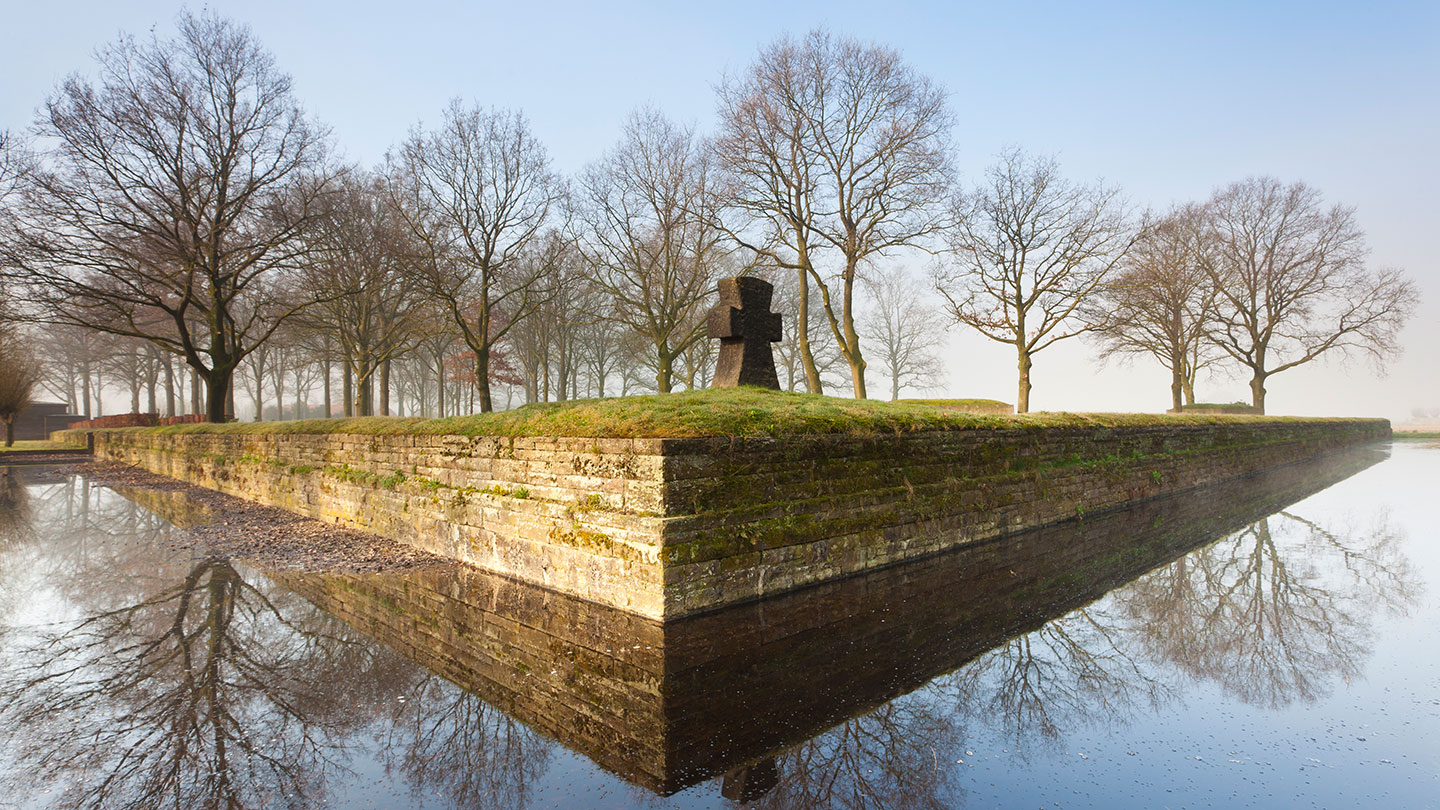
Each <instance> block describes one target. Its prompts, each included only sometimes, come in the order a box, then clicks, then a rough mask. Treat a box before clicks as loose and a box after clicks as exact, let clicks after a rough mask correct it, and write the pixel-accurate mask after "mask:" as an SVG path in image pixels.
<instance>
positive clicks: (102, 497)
mask: <svg viewBox="0 0 1440 810" xmlns="http://www.w3.org/2000/svg"><path fill="white" fill-rule="evenodd" d="M1437 482H1440V446H1436V445H1433V444H1432V445H1429V446H1426V445H1424V444H1421V443H1395V444H1394V445H1393V446H1380V447H1378V448H1367V449H1364V450H1360V451H1355V452H1351V453H1347V454H1344V455H1340V456H1333V457H1330V458H1328V459H1324V460H1322V461H1319V462H1315V463H1311V464H1308V465H1297V466H1292V467H1288V468H1284V469H1282V470H1279V471H1275V472H1273V473H1268V474H1266V475H1262V476H1257V477H1253V478H1250V479H1245V480H1244V481H1241V482H1236V483H1232V484H1229V485H1222V486H1220V487H1214V488H1209V489H1206V490H1200V491H1196V492H1192V493H1189V494H1187V495H1184V496H1180V497H1177V498H1172V499H1168V500H1164V501H1157V502H1152V503H1150V504H1145V505H1142V506H1141V507H1138V508H1135V509H1130V510H1126V511H1123V512H1116V513H1111V514H1107V515H1100V516H1093V517H1087V518H1085V519H1084V520H1082V521H1080V522H1079V523H1078V524H1074V525H1070V526H1063V527H1056V528H1052V529H1048V530H1044V531H1040V532H1031V533H1028V534H1025V535H1021V536H1017V537H1014V538H1010V539H1007V540H1005V541H1004V542H1001V543H993V544H987V545H985V546H982V547H977V548H971V549H966V550H963V551H962V552H961V553H958V554H952V555H947V556H945V557H941V558H937V559H934V560H930V561H925V562H922V563H919V564H913V565H909V566H905V567H902V568H896V569H888V570H886V571H882V572H878V573H876V574H873V575H870V576H867V577H863V578H857V579H852V580H847V581H845V582H842V583H836V584H832V585H829V586H824V587H821V588H814V589H810V590H807V591H804V592H801V593H799V594H794V595H790V596H786V597H782V598H779V599H775V600H768V601H766V602H763V603H759V604H756V605H749V606H742V607H740V608H736V609H731V610H727V611H723V612H721V613H716V614H711V615H707V616H702V617H698V618H696V619H694V620H688V621H684V622H680V623H674V624H671V625H667V626H664V627H662V626H660V625H657V624H655V623H653V622H648V621H646V620H643V619H638V618H636V617H631V616H627V615H625V614H623V613H619V612H616V611H610V610H606V609H603V608H599V607H596V606H593V605H587V604H585V603H582V602H578V601H576V600H571V599H568V598H566V597H563V596H560V595H557V594H551V593H547V592H545V591H542V590H539V589H535V588H531V587H528V586H524V585H521V584H518V583H514V582H509V581H507V580H503V579H499V578H495V577H489V576H486V575H484V574H480V573H478V572H474V571H470V570H467V569H463V568H454V567H448V566H443V567H438V568H435V569H427V570H422V571H418V572H410V573H407V574H405V575H403V576H393V575H392V576H377V575H357V574H338V573H324V572H307V571H293V570H290V571H262V570H257V569H255V568H252V567H250V566H247V565H246V564H245V563H244V562H242V561H239V560H228V559H219V558H203V557H195V558H191V557H190V556H188V555H185V554H177V552H176V551H174V550H173V548H171V547H167V545H166V542H165V541H166V538H167V537H169V536H170V535H171V534H172V533H175V532H181V531H183V529H180V528H177V524H179V525H186V524H187V522H189V521H192V520H195V519H197V518H196V517H195V516H194V515H193V514H188V513H187V512H186V510H185V506H184V504H183V503H179V502H176V501H175V499H173V498H168V497H158V496H156V494H155V493H145V492H117V491H113V490H109V489H104V488H101V487H96V486H91V485H90V484H88V483H87V482H86V481H85V480H84V479H83V477H77V476H71V477H69V478H58V477H56V476H55V475H53V474H50V473H47V472H45V471H43V470H38V469H35V468H0V729H3V738H0V808H6V809H7V810H8V808H32V807H35V808H38V807H116V808H121V807H152V806H154V807H158V806H170V807H176V806H178V807H246V808H249V807H255V808H261V807H311V806H321V805H325V806H338V807H405V808H422V807H423V808H452V807H454V808H461V807H463V808H472V807H486V808H528V807H537V808H539V807H566V808H569V807H574V808H591V807H598V808H610V807H614V808H626V807H645V808H651V807H654V808H663V807H685V808H708V807H735V806H740V805H743V806H746V807H757V808H790V807H840V808H890V807H895V808H946V807H1057V806H1058V807H1267V808H1268V807H1317V806H1318V807H1366V806H1375V807H1389V808H1410V807H1416V808H1419V807H1440V799H1437V798H1436V797H1437V795H1440V660H1437V659H1440V599H1437V595H1436V589H1435V587H1434V583H1436V582H1437V581H1440V544H1437V542H1436V541H1437V539H1440V531H1437V527H1440V520H1437V518H1436V510H1437V507H1440V503H1437V500H1440V499H1437V495H1440V487H1437ZM142 503H143V504H145V505H144V506H141V505H140V504H142ZM162 516H163V517H162ZM201 519H203V518H201Z"/></svg>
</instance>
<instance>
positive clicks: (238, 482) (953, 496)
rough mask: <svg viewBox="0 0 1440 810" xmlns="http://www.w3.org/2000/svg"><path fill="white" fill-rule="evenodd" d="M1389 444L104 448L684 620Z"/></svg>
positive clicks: (924, 439)
mask: <svg viewBox="0 0 1440 810" xmlns="http://www.w3.org/2000/svg"><path fill="white" fill-rule="evenodd" d="M1389 434H1390V428H1389V423H1387V422H1385V421H1383V420H1286V421H1263V420H1255V419H1243V418H1242V419H1236V420H1235V421H1233V422H1230V421H1226V422H1224V423H1221V424H1215V425H1163V424H1162V425H1157V426H1151V427H1127V428H1094V429H1073V428H1066V429H1047V428H1039V427H1037V428H1033V429H1021V430H956V431H947V432H935V433H913V434H902V435H896V436H877V437H853V436H808V437H807V436H792V437H783V438H757V439H728V438H726V439H556V438H518V439H509V438H506V439H497V438H471V437H464V436H363V435H313V434H243V433H236V434H175V435H167V434H155V433H147V432H143V431H99V432H96V433H95V452H96V455H97V457H100V458H109V459H113V460H117V461H123V462H125V463H130V464H136V465H138V466H141V467H144V468H146V469H149V470H152V471H154V472H158V473H161V474H163V475H169V476H172V477H175V478H180V479H183V480H187V481H191V482H193V483H196V484H199V485H202V486H207V487H211V488H214V489H218V490H221V491H224V492H228V493H230V494H234V495H238V496H241V497H246V498H250V499H252V500H257V501H260V502H263V503H267V504H271V505H274V506H279V507H282V508H286V509H290V510H292V511H295V512H298V513H300V514H304V515H309V516H311V517H317V518H320V519H322V520H327V521H331V522H335V523H340V524H344V525H347V526H350V527H354V528H359V529H363V530H367V531H373V532H377V533H381V534H385V535H387V536H391V537H395V538H397V539H400V540H403V541H405V542H409V543H412V544H413V545H416V546H419V547H421V548H425V549H427V550H430V551H433V552H436V553H438V554H441V555H444V556H447V557H451V558H454V559H458V560H462V561H465V562H469V563H472V564H474V565H477V566H479V567H481V568H484V569H487V570H490V571H495V572H498V573H502V574H506V575H509V576H514V577H516V578H518V579H522V580H525V581H527V582H533V583H536V584H540V585H544V586H546V587H550V588H554V589H556V590H559V591H562V592H565V593H569V594H572V595H575V596H578V597H580V598H582V599H586V600H590V601H593V602H598V603H601V604H605V605H611V606H614V607H619V608H623V609H625V610H629V611H632V612H635V613H639V614H641V615H644V616H650V617H652V618H663V619H673V618H676V617H679V616H685V615H690V614H693V613H697V612H701V611H705V610H710V609H714V608H717V607H720V606H723V605H729V604H735V603H739V602H744V601H747V600H753V599H757V598H760V597H764V596H770V595H773V594H777V593H782V592H785V591H789V590H793V589H795V588H799V587H803V586H807V585H812V584H815V583H819V582H825V581H829V580H833V579H838V578H841V577H845V576H848V575H852V574H856V573H860V572H863V571H867V570H871V569H874V568H879V567H883V566H887V565H892V564H895V563H898V562H902V561H905V560H911V559H917V558H920V557H925V556H929V555H932V554H936V553H938V552H940V551H944V550H946V549H949V548H954V547H956V546H960V545H964V544H967V543H974V542H978V541H982V540H987V539H992V538H995V537H1000V536H1003V535H1006V534H1009V533H1013V532H1016V531H1019V530H1023V529H1028V528H1034V527H1038V526H1045V525H1050V524H1053V523H1056V522H1059V521H1063V520H1066V519H1070V518H1075V517H1077V516H1081V515H1086V514H1093V513H1096V512H1100V511H1104V510H1107V509H1113V508H1116V507H1119V506H1123V505H1126V504H1130V503H1134V502H1136V501H1141V500H1144V499H1147V498H1153V497H1156V496H1159V495H1164V494H1168V493H1174V492H1178V491H1183V490H1186V489H1189V488H1192V487H1196V486H1202V485H1205V484H1209V483H1214V482H1217V481H1223V480H1227V479H1231V478H1236V477H1239V476H1243V475H1248V474H1251V473H1254V472H1257V471H1260V470H1265V469H1270V468H1274V467H1278V466H1281V465H1285V464H1289V463H1292V462H1296V461H1300V460H1303V459H1308V458H1313V457H1315V456H1319V455H1323V454H1326V453H1329V452H1333V451H1336V450H1339V449H1342V448H1345V447H1349V446H1353V445H1356V444H1362V443H1366V442H1371V441H1376V440H1380V439H1384V438H1386V437H1388V436H1389Z"/></svg>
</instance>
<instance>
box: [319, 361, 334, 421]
mask: <svg viewBox="0 0 1440 810" xmlns="http://www.w3.org/2000/svg"><path fill="white" fill-rule="evenodd" d="M320 369H321V371H320V373H321V374H323V375H324V377H325V413H324V414H323V415H322V417H321V418H323V419H329V418H330V417H331V416H334V415H335V411H333V410H331V408H333V407H334V403H332V402H331V401H330V361H329V360H323V361H321V363H320Z"/></svg>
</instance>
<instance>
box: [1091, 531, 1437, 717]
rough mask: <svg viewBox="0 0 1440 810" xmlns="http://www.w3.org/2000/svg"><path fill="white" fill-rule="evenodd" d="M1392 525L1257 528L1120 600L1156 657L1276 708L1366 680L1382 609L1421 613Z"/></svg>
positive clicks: (1148, 578)
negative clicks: (1361, 676) (1360, 677)
mask: <svg viewBox="0 0 1440 810" xmlns="http://www.w3.org/2000/svg"><path fill="white" fill-rule="evenodd" d="M1401 540H1402V537H1401V536H1400V535H1399V533H1398V530H1396V529H1395V528H1394V527H1393V526H1391V525H1390V524H1389V523H1388V522H1387V521H1386V520H1385V519H1384V518H1383V517H1382V518H1381V519H1380V520H1379V521H1377V523H1376V524H1375V526H1374V527H1372V528H1371V529H1370V530H1368V531H1363V532H1356V531H1353V530H1349V529H1346V530H1332V529H1328V528H1326V527H1324V526H1322V525H1320V524H1319V523H1317V522H1315V521H1312V520H1308V519H1306V518H1303V517H1300V516H1299V515H1296V514H1294V513H1292V512H1280V513H1277V514H1275V515H1272V516H1270V517H1268V518H1264V519H1261V520H1259V521H1256V522H1255V523H1253V524H1251V525H1250V526H1249V527H1247V528H1245V529H1244V530H1242V531H1239V532H1236V533H1235V534H1232V535H1230V536H1228V537H1225V538H1223V539H1221V540H1219V541H1217V542H1215V543H1213V544H1211V545H1209V546H1206V547H1205V548H1203V549H1200V550H1198V551H1195V552H1193V553H1191V554H1189V555H1186V556H1185V557H1182V558H1180V559H1179V560H1176V561H1175V562H1173V563H1171V564H1170V565H1168V566H1165V567H1164V568H1161V569H1159V570H1157V571H1154V572H1151V573H1150V574H1147V575H1145V576H1143V577H1141V578H1140V579H1138V580H1136V581H1135V582H1134V583H1132V584H1131V585H1129V586H1127V587H1125V588H1123V589H1121V590H1120V591H1118V592H1117V594H1116V597H1117V599H1118V600H1119V602H1120V603H1121V604H1122V605H1123V606H1124V609H1125V610H1126V611H1127V612H1128V614H1129V616H1130V618H1131V619H1132V621H1133V625H1134V632H1135V634H1136V635H1138V636H1139V637H1140V639H1141V641H1142V643H1143V644H1144V645H1145V647H1146V649H1147V650H1148V651H1149V653H1150V654H1151V655H1152V656H1154V657H1155V658H1157V659H1159V660H1161V661H1165V662H1168V663H1171V664H1174V665H1175V666H1177V667H1179V668H1180V670H1181V671H1183V672H1184V673H1186V674H1187V675H1189V676H1191V677H1194V678H1198V679H1203V680H1210V681H1214V682H1216V683H1218V684H1220V685H1221V686H1223V687H1224V688H1225V689H1226V690H1227V691H1228V692H1230V693H1231V694H1233V695H1235V696H1236V697H1238V698H1240V699H1241V700H1244V701H1246V702H1247V703H1254V704H1257V705H1261V706H1266V707H1271V708H1277V707H1280V706H1284V705H1286V704H1289V703H1291V702H1293V701H1313V700H1315V699H1316V698H1318V697H1322V696H1324V695H1326V694H1328V693H1329V691H1330V689H1331V688H1332V687H1333V685H1334V683H1335V682H1336V680H1337V679H1344V680H1346V681H1347V682H1348V681H1349V680H1350V679H1351V678H1354V677H1356V676H1357V675H1359V674H1360V672H1361V670H1362V668H1363V665H1364V662H1365V659H1366V657H1367V656H1368V654H1369V644H1370V638H1371V633H1372V626H1373V620H1374V613H1375V611H1376V610H1377V609H1386V610H1390V611H1405V610H1408V609H1409V607H1410V606H1411V605H1412V604H1413V603H1414V601H1415V599H1416V597H1417V595H1418V590H1419V586H1418V584H1417V578H1416V574H1415V572H1414V570H1413V568H1412V566H1411V564H1410V562H1409V561H1408V559H1406V558H1405V556H1404V555H1403V554H1402V553H1401V551H1400V544H1401V543H1400V541H1401Z"/></svg>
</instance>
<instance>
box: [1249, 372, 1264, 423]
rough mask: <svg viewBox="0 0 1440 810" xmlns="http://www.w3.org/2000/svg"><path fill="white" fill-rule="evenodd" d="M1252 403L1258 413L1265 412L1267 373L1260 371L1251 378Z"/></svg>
mask: <svg viewBox="0 0 1440 810" xmlns="http://www.w3.org/2000/svg"><path fill="white" fill-rule="evenodd" d="M1250 404H1251V405H1253V406H1255V412H1256V413H1259V414H1263V413H1265V375H1264V374H1261V373H1260V372H1258V371H1257V372H1255V376H1254V377H1252V378H1251V379H1250Z"/></svg>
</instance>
